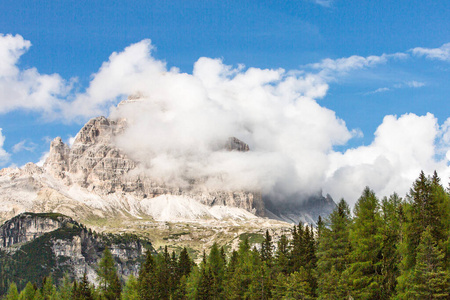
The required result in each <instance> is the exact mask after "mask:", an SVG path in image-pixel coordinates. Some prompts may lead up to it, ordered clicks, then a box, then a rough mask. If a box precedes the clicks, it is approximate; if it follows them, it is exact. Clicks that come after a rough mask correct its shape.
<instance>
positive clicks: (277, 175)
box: [0, 35, 450, 203]
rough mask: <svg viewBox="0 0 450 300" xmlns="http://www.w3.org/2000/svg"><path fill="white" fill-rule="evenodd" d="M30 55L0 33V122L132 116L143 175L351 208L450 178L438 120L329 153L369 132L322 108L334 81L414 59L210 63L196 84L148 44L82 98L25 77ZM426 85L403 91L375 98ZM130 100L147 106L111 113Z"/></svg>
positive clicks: (412, 120)
mask: <svg viewBox="0 0 450 300" xmlns="http://www.w3.org/2000/svg"><path fill="white" fill-rule="evenodd" d="M30 46H31V44H30V42H28V41H26V40H24V39H23V38H22V37H21V36H19V35H16V36H12V35H0V61H1V62H2V64H0V65H1V67H0V112H1V113H5V112H8V111H11V110H14V109H26V110H34V111H39V112H41V113H42V114H43V115H49V116H51V117H53V118H61V119H66V120H74V119H77V118H80V119H81V120H85V119H86V118H88V117H94V116H98V115H106V114H108V112H110V117H111V118H116V119H118V118H125V119H126V120H127V122H128V127H127V129H126V130H125V132H124V133H123V134H122V135H121V136H119V137H118V138H117V140H116V141H115V142H116V144H117V145H118V146H119V147H120V148H121V149H123V150H124V151H125V152H126V153H128V154H129V155H130V157H132V158H133V159H135V160H136V161H138V162H139V171H142V172H145V173H146V174H148V175H149V176H152V177H155V178H159V179H161V180H164V181H165V182H168V183H173V184H176V185H183V184H188V183H189V182H190V180H192V179H196V180H198V181H200V182H203V184H205V185H207V186H211V187H219V188H224V189H232V190H236V189H250V190H258V191H262V192H263V193H265V194H268V195H270V196H272V197H273V198H276V199H291V198H293V197H301V196H305V195H308V194H312V193H316V192H317V191H318V190H320V189H322V188H323V189H324V191H325V192H329V193H330V194H331V195H332V196H333V197H335V198H337V197H341V196H344V197H346V199H347V200H348V201H349V202H350V203H354V202H355V201H356V199H357V198H358V197H359V195H360V193H361V190H362V189H363V188H364V186H365V185H369V186H370V187H371V188H373V189H374V190H375V191H376V192H377V193H379V194H380V195H387V194H389V193H392V192H393V191H397V192H399V193H400V194H402V193H406V192H407V190H408V188H409V187H410V185H411V183H412V181H413V180H414V179H415V178H416V177H417V175H418V174H419V172H420V170H421V169H424V170H425V171H426V172H432V171H433V170H434V169H436V170H437V171H438V172H439V174H440V175H441V177H442V178H443V179H444V181H445V180H447V179H448V177H449V175H450V174H449V170H448V169H449V168H448V166H447V164H448V160H447V157H450V129H449V128H450V120H447V121H446V122H444V124H443V125H441V126H440V125H439V124H438V123H437V120H436V118H435V117H434V116H433V115H431V114H427V115H425V116H417V115H414V114H406V115H403V116H400V117H398V118H397V117H396V116H386V117H385V118H384V120H383V123H382V124H381V125H380V126H379V127H378V129H377V131H376V134H375V139H374V141H373V142H372V143H371V144H370V145H369V146H361V147H358V148H354V149H349V150H347V151H345V152H336V151H334V150H333V149H335V146H337V145H345V144H346V143H347V142H348V141H349V140H350V139H351V138H355V137H358V136H362V135H363V133H362V132H361V131H360V130H358V129H348V128H347V126H346V124H345V122H344V120H342V119H340V118H339V117H337V116H336V114H335V112H334V111H332V110H330V109H327V108H326V107H323V106H321V105H319V103H318V102H317V101H316V100H317V99H320V98H323V97H325V96H326V95H327V92H328V88H329V85H328V84H329V82H331V81H333V80H336V79H337V78H339V76H344V75H346V74H348V73H350V72H352V71H355V70H360V69H365V68H370V67H374V66H377V65H380V64H386V63H387V62H388V61H389V60H391V59H403V58H405V57H408V55H407V54H404V53H396V54H382V55H380V56H368V57H362V56H356V55H355V56H350V57H347V58H340V59H335V60H333V59H324V60H322V61H320V62H319V63H316V64H310V65H307V66H306V67H305V70H291V71H286V70H284V69H259V68H251V67H250V68H246V67H245V66H238V67H233V66H229V65H226V64H225V63H224V62H223V61H222V60H220V59H212V58H206V57H203V58H200V59H198V61H197V62H196V63H195V64H194V68H193V72H192V73H191V74H189V73H182V72H181V71H180V70H179V69H177V68H170V69H169V68H168V67H167V65H166V64H165V62H163V61H160V60H157V59H155V58H154V57H153V55H152V51H154V47H153V46H152V44H151V41H150V40H143V41H141V42H139V43H136V44H133V45H130V46H129V47H127V48H125V49H124V50H123V51H121V52H114V53H113V54H112V55H111V56H110V57H109V59H108V61H106V62H105V63H103V64H102V66H101V67H100V68H99V70H98V72H96V73H95V74H93V75H92V80H91V81H90V83H89V86H88V87H87V89H86V90H85V92H83V93H75V92H74V90H75V89H74V88H73V84H74V83H73V82H72V81H65V80H63V79H62V78H61V77H60V76H59V75H57V74H53V75H42V74H40V73H39V72H38V71H37V70H36V69H34V68H31V69H25V70H22V69H20V68H19V67H18V61H19V58H20V56H21V55H22V54H23V53H24V52H25V51H27V49H28V48H29V47H30ZM441 48H442V47H441ZM416 49H418V48H416ZM421 49H423V48H421ZM412 53H413V54H414V55H418V54H417V53H419V52H417V51H416V52H414V51H412ZM3 62H4V63H3ZM423 85H424V83H422V82H419V81H407V82H404V83H400V84H399V85H398V86H396V85H394V86H393V87H383V88H380V89H378V90H376V91H374V92H377V93H379V92H383V91H387V90H388V89H395V88H400V87H411V88H418V87H421V86H423ZM128 95H140V99H139V100H138V101H134V103H132V104H131V103H128V104H124V105H120V106H119V107H117V108H115V104H116V103H117V102H118V101H119V100H121V99H124V98H126V97H127V96H128ZM231 136H235V137H237V138H239V139H241V140H242V141H244V142H246V143H248V144H249V146H250V148H251V151H250V152H246V153H242V152H236V151H232V152H228V151H224V150H223V145H224V143H225V142H226V141H227V139H228V138H229V137H231ZM3 142H4V137H3V136H2V135H1V134H0V161H3V163H4V162H7V161H8V160H9V154H8V153H7V152H6V151H4V150H3ZM26 147H28V148H29V147H30V145H27V144H26V142H24V141H22V142H20V143H18V144H17V145H15V146H14V147H13V151H14V149H15V150H16V151H20V150H24V149H26Z"/></svg>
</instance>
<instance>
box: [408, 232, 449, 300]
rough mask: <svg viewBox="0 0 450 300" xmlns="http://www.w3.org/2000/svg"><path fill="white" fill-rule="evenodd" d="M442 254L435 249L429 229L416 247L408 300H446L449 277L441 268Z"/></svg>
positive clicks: (434, 242)
mask: <svg viewBox="0 0 450 300" xmlns="http://www.w3.org/2000/svg"><path fill="white" fill-rule="evenodd" d="M443 260H444V253H443V252H442V251H441V250H440V249H439V248H438V247H437V243H436V241H435V240H434V238H433V236H432V230H431V227H430V226H429V227H427V229H426V230H425V231H424V232H423V234H422V237H421V241H420V244H419V246H418V247H417V257H416V265H415V267H414V272H413V273H412V276H411V282H410V286H409V289H408V292H407V293H406V295H407V296H408V298H410V299H448V298H449V289H450V276H449V274H448V272H446V271H445V270H444V268H443Z"/></svg>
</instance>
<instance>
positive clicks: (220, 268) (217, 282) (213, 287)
mask: <svg viewBox="0 0 450 300" xmlns="http://www.w3.org/2000/svg"><path fill="white" fill-rule="evenodd" d="M225 263H226V261H224V257H223V256H222V254H221V252H220V250H219V248H218V246H217V244H216V243H214V244H213V245H212V247H211V251H210V253H209V256H208V260H207V264H206V266H205V269H207V270H206V271H207V272H208V273H207V274H204V275H205V276H207V278H206V279H207V280H211V282H210V283H209V284H210V286H209V289H210V291H211V293H212V296H213V298H214V299H222V298H223V290H224V287H223V281H224V279H225ZM207 280H206V281H207ZM206 281H205V282H206Z"/></svg>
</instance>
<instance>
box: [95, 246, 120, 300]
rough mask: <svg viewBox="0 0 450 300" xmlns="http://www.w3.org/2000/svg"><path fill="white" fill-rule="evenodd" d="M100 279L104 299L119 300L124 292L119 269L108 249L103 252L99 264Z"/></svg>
mask: <svg viewBox="0 0 450 300" xmlns="http://www.w3.org/2000/svg"><path fill="white" fill-rule="evenodd" d="M97 274H98V279H99V284H100V289H101V292H102V295H103V297H105V298H106V299H109V300H112V299H118V298H120V293H121V290H122V287H121V284H120V279H119V276H118V274H117V269H116V266H115V263H114V258H113V257H112V254H111V251H110V250H109V248H108V247H106V248H105V250H104V251H103V256H102V259H101V260H100V262H99V264H98V270H97Z"/></svg>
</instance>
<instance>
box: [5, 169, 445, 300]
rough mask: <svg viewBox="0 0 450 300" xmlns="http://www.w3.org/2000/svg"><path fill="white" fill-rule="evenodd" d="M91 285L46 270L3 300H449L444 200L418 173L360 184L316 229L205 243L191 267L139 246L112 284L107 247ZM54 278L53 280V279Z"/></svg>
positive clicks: (186, 260) (434, 181) (180, 257)
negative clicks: (382, 190) (405, 182)
mask: <svg viewBox="0 0 450 300" xmlns="http://www.w3.org/2000/svg"><path fill="white" fill-rule="evenodd" d="M97 272H98V284H97V285H96V286H93V285H92V284H90V283H89V281H88V279H87V275H86V274H85V275H84V277H83V279H82V280H80V281H73V280H70V278H69V277H68V276H67V275H66V276H65V277H64V278H62V279H59V280H55V279H54V278H52V276H51V274H49V276H48V277H46V278H44V280H43V281H42V282H29V283H28V284H27V285H26V286H25V287H24V288H23V289H22V290H21V291H18V289H17V286H16V285H15V283H11V284H10V286H9V290H8V293H7V294H6V295H5V296H4V298H5V299H74V300H75V299H124V300H125V299H450V280H449V279H450V198H449V190H448V189H446V188H444V187H443V186H442V184H441V182H440V178H439V177H438V175H437V174H436V172H435V173H434V174H433V175H432V176H426V175H425V174H424V173H423V172H421V173H420V175H419V177H418V178H417V179H416V180H415V182H414V183H413V185H412V187H411V189H410V192H409V193H408V195H407V196H406V197H405V198H401V197H399V196H398V195H397V194H393V195H391V196H390V197H384V198H383V199H378V198H377V196H376V195H375V193H374V192H373V191H372V190H371V189H370V188H369V187H366V188H365V189H364V190H363V192H362V194H361V196H360V198H359V199H358V201H357V202H356V204H355V206H354V208H353V211H351V210H350V208H349V205H348V204H347V202H346V201H345V200H344V199H342V200H340V201H339V203H338V204H337V206H336V208H335V210H334V211H333V213H332V214H331V215H330V216H329V217H328V218H326V219H324V220H322V219H320V218H319V221H318V226H317V227H316V228H313V227H312V226H306V225H303V224H299V225H296V226H293V228H292V234H291V235H290V236H289V237H287V236H282V237H281V239H280V240H279V241H277V243H274V242H273V241H272V237H271V236H270V234H269V231H266V234H265V237H264V241H263V242H262V243H261V244H260V245H259V247H255V246H254V247H252V246H251V244H250V243H249V241H248V239H244V240H243V241H241V243H240V245H239V248H238V249H237V250H236V251H232V252H231V253H226V251H225V250H224V247H220V246H219V245H217V244H214V245H213V246H212V247H211V249H210V251H209V253H208V254H207V253H203V258H202V260H201V262H200V263H199V264H195V263H194V262H193V260H192V259H191V258H190V257H189V254H188V251H187V249H186V248H184V249H183V250H182V251H181V252H180V253H179V254H176V253H174V252H172V253H169V252H168V251H167V248H165V250H164V251H161V252H160V253H158V254H154V253H152V252H151V251H147V254H146V257H145V260H144V262H143V263H142V264H141V267H140V270H139V274H138V276H136V277H135V276H133V275H130V276H129V277H128V278H127V280H126V281H125V282H121V280H120V278H119V276H118V272H117V270H116V268H115V264H114V260H113V258H112V255H111V253H110V251H109V250H108V249H105V251H104V252H103V257H102V259H101V261H100V263H99V265H98V269H97ZM56 281H58V284H55V282H56Z"/></svg>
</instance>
